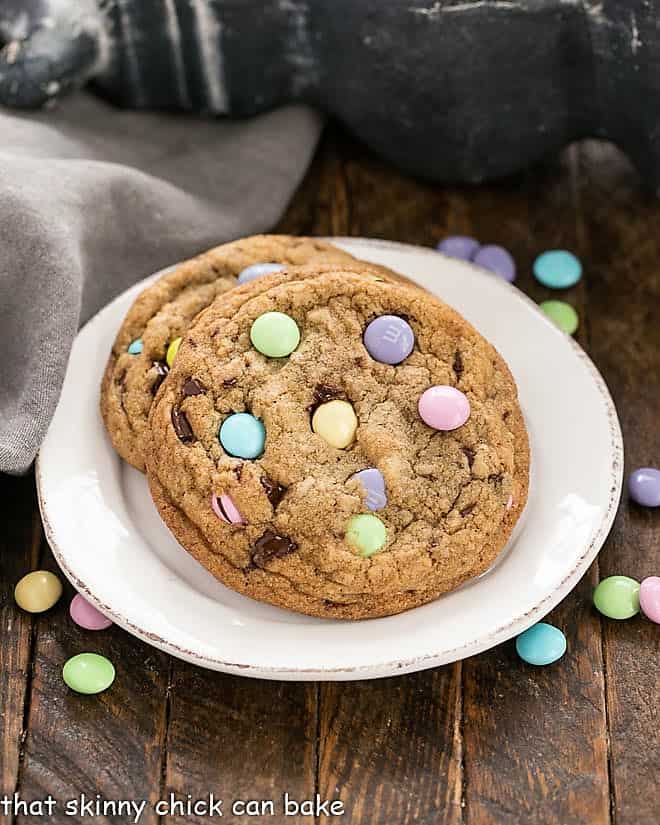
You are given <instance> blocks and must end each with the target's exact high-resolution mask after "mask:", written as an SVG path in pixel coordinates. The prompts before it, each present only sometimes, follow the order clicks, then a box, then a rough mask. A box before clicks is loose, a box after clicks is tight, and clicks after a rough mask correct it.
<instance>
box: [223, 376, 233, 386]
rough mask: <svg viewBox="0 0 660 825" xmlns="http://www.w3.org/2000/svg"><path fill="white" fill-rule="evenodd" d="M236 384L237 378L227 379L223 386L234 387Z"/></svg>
mask: <svg viewBox="0 0 660 825" xmlns="http://www.w3.org/2000/svg"><path fill="white" fill-rule="evenodd" d="M235 383H236V379H235V378H225V380H224V381H223V382H222V386H223V387H233V386H234V384H235Z"/></svg>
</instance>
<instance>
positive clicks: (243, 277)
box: [238, 264, 286, 284]
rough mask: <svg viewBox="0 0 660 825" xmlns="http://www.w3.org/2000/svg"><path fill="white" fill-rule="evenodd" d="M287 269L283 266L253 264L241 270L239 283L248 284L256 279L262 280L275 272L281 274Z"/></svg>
mask: <svg viewBox="0 0 660 825" xmlns="http://www.w3.org/2000/svg"><path fill="white" fill-rule="evenodd" d="M283 269H286V267H285V266H283V265H282V264H251V266H246V267H245V269H243V270H241V272H240V273H239V275H238V283H239V284H246V283H247V282H248V281H254V279H255V278H262V277H263V276H264V275H272V273H273V272H281V271H282V270H283Z"/></svg>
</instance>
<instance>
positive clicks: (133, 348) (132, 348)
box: [128, 338, 143, 355]
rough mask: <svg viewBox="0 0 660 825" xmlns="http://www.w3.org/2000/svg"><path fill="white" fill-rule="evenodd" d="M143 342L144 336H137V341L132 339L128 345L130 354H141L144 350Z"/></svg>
mask: <svg viewBox="0 0 660 825" xmlns="http://www.w3.org/2000/svg"><path fill="white" fill-rule="evenodd" d="M142 349H143V344H142V338H136V339H135V341H131V343H130V344H129V346H128V354H129V355H139V354H140V353H141V352H142Z"/></svg>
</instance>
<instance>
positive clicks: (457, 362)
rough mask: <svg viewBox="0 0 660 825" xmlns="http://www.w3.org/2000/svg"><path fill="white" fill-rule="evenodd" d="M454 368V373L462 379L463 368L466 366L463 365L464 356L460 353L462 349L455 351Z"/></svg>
mask: <svg viewBox="0 0 660 825" xmlns="http://www.w3.org/2000/svg"><path fill="white" fill-rule="evenodd" d="M452 369H453V370H454V374H455V375H456V378H457V380H458V381H460V380H461V375H463V370H464V369H465V367H464V366H463V356H462V355H461V353H460V350H456V352H455V353H454V363H453V364H452Z"/></svg>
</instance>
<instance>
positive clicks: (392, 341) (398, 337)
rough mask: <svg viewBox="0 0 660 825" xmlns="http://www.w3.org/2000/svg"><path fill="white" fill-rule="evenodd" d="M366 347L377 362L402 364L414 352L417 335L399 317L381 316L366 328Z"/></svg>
mask: <svg viewBox="0 0 660 825" xmlns="http://www.w3.org/2000/svg"><path fill="white" fill-rule="evenodd" d="M364 346H365V347H366V348H367V352H368V353H369V355H370V356H371V357H372V358H373V359H374V360H375V361H380V362H381V363H382V364H400V363H401V362H402V361H404V360H405V359H406V358H407V357H408V356H409V355H410V353H411V352H412V351H413V347H414V346H415V333H414V332H413V331H412V327H411V326H410V324H409V323H408V322H407V321H404V320H403V318H399V316H398V315H380V316H379V317H378V318H375V319H374V320H373V321H372V322H371V323H370V324H369V326H368V327H367V328H366V330H365V332H364Z"/></svg>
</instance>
